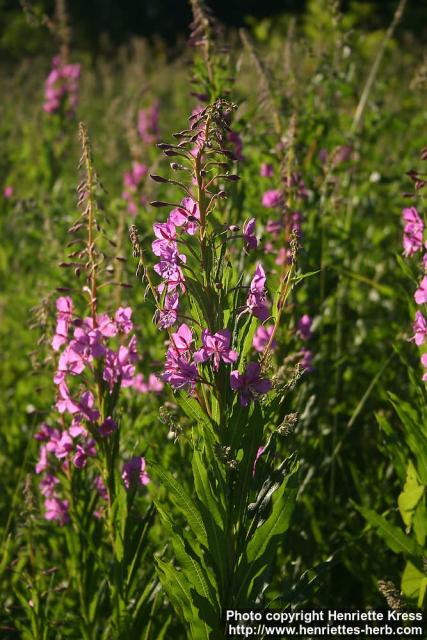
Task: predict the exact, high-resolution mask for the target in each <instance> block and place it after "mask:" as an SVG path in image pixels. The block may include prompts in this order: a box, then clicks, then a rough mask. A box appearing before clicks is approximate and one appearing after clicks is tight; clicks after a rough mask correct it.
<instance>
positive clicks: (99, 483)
mask: <svg viewBox="0 0 427 640" xmlns="http://www.w3.org/2000/svg"><path fill="white" fill-rule="evenodd" d="M93 486H94V487H95V489H96V491H97V492H98V495H99V497H100V498H102V500H108V493H107V488H106V486H105V484H104V481H103V479H102V478H101V476H96V477H95V479H94V481H93Z"/></svg>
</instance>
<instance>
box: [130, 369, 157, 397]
mask: <svg viewBox="0 0 427 640" xmlns="http://www.w3.org/2000/svg"><path fill="white" fill-rule="evenodd" d="M132 386H133V388H134V389H135V391H138V392H139V393H149V392H152V393H160V392H161V391H162V390H163V388H164V386H165V385H164V384H163V382H162V381H161V380H160V379H159V378H158V377H157V376H156V375H154V373H150V375H149V376H148V382H145V381H144V376H143V375H142V373H138V374H137V375H136V376H135V378H134V380H133V385H132Z"/></svg>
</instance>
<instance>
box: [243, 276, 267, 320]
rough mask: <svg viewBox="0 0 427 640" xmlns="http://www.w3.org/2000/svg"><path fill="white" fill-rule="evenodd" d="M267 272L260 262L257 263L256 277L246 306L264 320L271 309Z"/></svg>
mask: <svg viewBox="0 0 427 640" xmlns="http://www.w3.org/2000/svg"><path fill="white" fill-rule="evenodd" d="M265 281H266V278H265V272H264V269H263V268H262V266H261V265H260V264H257V266H256V269H255V274H254V277H253V278H252V282H251V284H250V286H249V295H248V298H247V300H246V307H247V309H248V311H249V312H250V313H252V315H254V316H255V317H256V318H259V319H260V320H261V321H262V322H264V320H267V318H268V316H269V310H268V306H267V298H266V293H265Z"/></svg>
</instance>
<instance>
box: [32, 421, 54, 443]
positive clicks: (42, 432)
mask: <svg viewBox="0 0 427 640" xmlns="http://www.w3.org/2000/svg"><path fill="white" fill-rule="evenodd" d="M52 433H53V429H52V427H49V425H48V424H46V422H42V423H41V425H40V427H39V430H38V431H36V433H35V434H34V438H35V440H39V441H40V442H47V441H48V440H49V438H50V437H51V435H52Z"/></svg>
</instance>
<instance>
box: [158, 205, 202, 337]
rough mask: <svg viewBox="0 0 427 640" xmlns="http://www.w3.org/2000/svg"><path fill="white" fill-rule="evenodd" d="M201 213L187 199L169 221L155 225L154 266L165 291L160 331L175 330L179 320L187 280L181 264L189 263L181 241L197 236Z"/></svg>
mask: <svg viewBox="0 0 427 640" xmlns="http://www.w3.org/2000/svg"><path fill="white" fill-rule="evenodd" d="M199 220H200V211H199V206H198V204H197V202H195V201H194V200H193V199H192V198H190V197H186V198H184V199H183V200H182V202H181V204H180V206H179V207H177V208H175V209H173V210H172V211H171V212H170V214H169V218H168V220H167V222H164V223H161V222H156V223H155V224H154V225H153V231H154V235H155V236H156V240H154V241H153V243H152V249H153V253H154V255H155V256H157V257H158V258H160V260H159V262H158V263H157V264H156V265H155V266H154V270H155V271H156V273H157V274H158V275H159V276H160V277H161V278H162V282H161V283H160V285H159V286H158V290H159V293H162V292H163V291H166V295H165V299H164V305H163V309H161V310H160V312H159V317H158V326H159V327H160V328H161V329H167V328H168V327H172V326H173V325H174V324H175V322H176V321H177V318H178V309H179V298H178V294H179V292H181V293H184V292H185V277H184V273H183V270H182V265H184V264H185V263H186V261H187V258H186V256H185V254H182V253H180V252H179V250H178V241H179V240H180V239H182V238H183V236H185V235H186V234H187V235H189V236H194V235H195V233H196V232H197V230H198V226H199Z"/></svg>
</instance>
